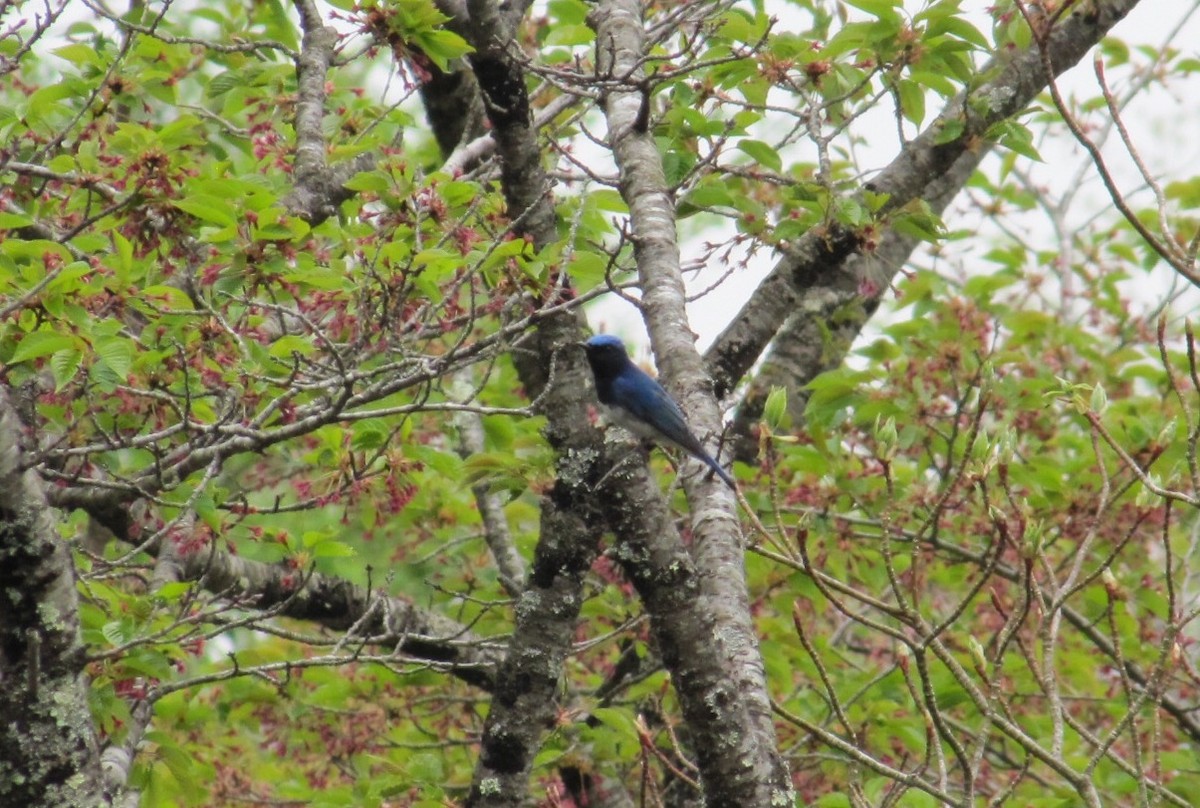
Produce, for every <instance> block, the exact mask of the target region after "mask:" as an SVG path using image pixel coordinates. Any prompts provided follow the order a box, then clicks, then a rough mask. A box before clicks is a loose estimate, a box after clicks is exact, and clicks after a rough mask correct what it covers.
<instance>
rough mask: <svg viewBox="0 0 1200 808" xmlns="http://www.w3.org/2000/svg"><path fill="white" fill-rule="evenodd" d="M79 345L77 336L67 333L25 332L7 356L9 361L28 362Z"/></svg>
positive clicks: (14, 362)
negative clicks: (14, 348) (9, 355)
mask: <svg viewBox="0 0 1200 808" xmlns="http://www.w3.org/2000/svg"><path fill="white" fill-rule="evenodd" d="M79 345H80V341H79V339H78V338H77V337H72V336H69V335H67V334H56V333H54V332H52V331H34V332H33V333H32V334H26V335H25V336H24V337H23V338H22V339H21V341H20V343H18V344H17V350H15V351H13V355H12V356H11V357H10V358H9V360H8V361H9V362H11V363H13V364H16V363H17V362H28V361H29V360H30V359H37V358H38V357H41V356H49V355H50V354H52V353H57V352H58V351H66V350H72V349H75V348H76V347H77V346H79Z"/></svg>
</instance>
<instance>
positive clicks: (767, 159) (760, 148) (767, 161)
mask: <svg viewBox="0 0 1200 808" xmlns="http://www.w3.org/2000/svg"><path fill="white" fill-rule="evenodd" d="M738 148H739V149H740V150H742V151H743V152H745V153H746V154H748V155H750V157H752V158H753V159H754V160H755V161H756V162H757V163H758V164H759V165H761V166H764V167H765V168H769V169H771V170H772V171H775V172H778V171H781V170H782V169H783V161H782V160H781V159H780V157H779V152H777V151H775V150H774V149H772V148H771V147H770V146H768V145H767V144H766V143H763V142H762V141H761V140H741V141H738Z"/></svg>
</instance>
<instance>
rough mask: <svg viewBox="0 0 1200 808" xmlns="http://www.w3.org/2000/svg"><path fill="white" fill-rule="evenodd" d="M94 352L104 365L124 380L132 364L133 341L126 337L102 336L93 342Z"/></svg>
mask: <svg viewBox="0 0 1200 808" xmlns="http://www.w3.org/2000/svg"><path fill="white" fill-rule="evenodd" d="M95 349H96V354H97V355H98V356H99V357H100V361H102V362H103V363H104V364H105V365H107V366H108V367H109V369H110V370H111V371H112V372H113V373H114V374H116V375H117V376H118V377H119V378H121V379H122V380H124V378H125V377H126V376H128V375H129V369H130V367H132V366H133V343H132V342H131V341H130V340H129V339H128V338H126V337H103V338H100V339H97V340H96V342H95Z"/></svg>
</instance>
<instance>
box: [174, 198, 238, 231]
mask: <svg viewBox="0 0 1200 808" xmlns="http://www.w3.org/2000/svg"><path fill="white" fill-rule="evenodd" d="M171 204H173V205H174V206H175V207H177V208H179V209H180V210H182V211H184V212H185V213H190V214H191V215H193V216H195V217H196V218H197V219H200V220H201V221H205V222H211V223H212V224H219V225H224V226H227V227H228V226H231V225H236V224H237V221H238V218H237V216H236V215H235V214H234V210H233V206H232V205H230V204H229V203H228V202H227V201H226V200H224V199H220V198H218V197H215V196H208V195H205V194H195V195H193V196H190V197H188V198H187V199H176V200H174V201H173V202H172V203H171Z"/></svg>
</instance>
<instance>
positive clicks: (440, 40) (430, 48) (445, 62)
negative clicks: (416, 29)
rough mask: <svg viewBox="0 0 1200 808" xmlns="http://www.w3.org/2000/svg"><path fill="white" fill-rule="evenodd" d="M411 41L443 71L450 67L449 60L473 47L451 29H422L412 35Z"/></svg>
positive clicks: (466, 52) (472, 51) (468, 51)
mask: <svg viewBox="0 0 1200 808" xmlns="http://www.w3.org/2000/svg"><path fill="white" fill-rule="evenodd" d="M413 41H414V42H415V43H416V44H417V45H418V46H419V47H420V48H421V50H422V51H424V53H425V55H426V56H428V57H429V58H430V60H431V61H432V62H433V63H434V64H435V65H437V66H438V67H439V68H441V69H442V70H443V71H447V70H449V69H450V61H451V60H452V59H457V58H459V57H460V56H466V55H467V54H468V53H474V51H475V49H474V48H472V47H471V46H470V45H468V44H467V41H466V40H465V39H463V38H462V37H461V36H459V35H458V34H456V33H454V32H453V31H446V30H444V29H443V30H433V31H424V32H421V33H419V34H415V35H414V36H413Z"/></svg>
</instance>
